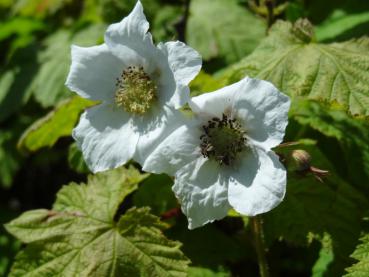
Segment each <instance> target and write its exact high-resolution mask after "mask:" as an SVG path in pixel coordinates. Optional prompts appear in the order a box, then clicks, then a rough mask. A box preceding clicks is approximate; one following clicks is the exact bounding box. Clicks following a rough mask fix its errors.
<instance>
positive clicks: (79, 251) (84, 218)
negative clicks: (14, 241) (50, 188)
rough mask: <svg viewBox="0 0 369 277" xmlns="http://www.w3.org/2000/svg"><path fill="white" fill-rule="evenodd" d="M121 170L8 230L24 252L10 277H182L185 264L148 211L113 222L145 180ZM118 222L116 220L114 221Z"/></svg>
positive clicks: (67, 191) (71, 190) (64, 193)
mask: <svg viewBox="0 0 369 277" xmlns="http://www.w3.org/2000/svg"><path fill="white" fill-rule="evenodd" d="M146 176H147V175H142V174H140V173H139V172H138V171H137V170H136V169H133V168H131V169H124V168H120V169H117V170H115V171H110V172H106V173H100V174H97V175H95V176H91V177H90V178H89V180H88V185H85V184H80V185H78V184H75V183H71V184H69V185H68V186H64V187H63V188H62V189H61V190H60V191H59V193H58V194H57V199H56V202H55V204H54V206H53V209H52V210H33V211H29V212H26V213H24V214H22V215H21V216H20V217H19V218H17V219H15V220H13V221H11V222H10V223H8V224H7V225H6V228H7V230H8V231H9V232H10V233H12V234H13V235H15V236H16V237H17V238H18V239H20V240H21V241H22V242H24V243H28V245H27V247H26V248H25V249H24V250H22V251H21V252H20V253H19V254H18V255H17V257H16V261H15V263H14V265H13V267H12V270H11V273H10V276H23V275H25V274H26V275H29V276H41V277H42V276H71V275H72V276H185V275H186V272H187V264H188V260H187V259H186V258H185V256H184V255H183V254H182V252H181V251H180V250H179V247H180V244H179V243H178V242H174V241H170V240H168V239H167V238H165V237H164V236H163V234H162V232H161V229H162V228H164V227H165V224H163V223H162V222H160V220H159V219H158V218H157V217H156V216H154V215H151V214H150V213H149V209H148V208H131V209H129V210H128V211H127V212H126V213H125V214H124V215H122V216H120V218H119V217H117V216H119V215H117V211H118V208H119V206H120V204H121V202H122V201H123V200H124V198H125V197H126V196H127V195H129V194H130V193H132V192H133V191H134V190H136V188H137V183H139V182H140V181H141V180H143V179H144V178H146ZM117 218H118V220H117Z"/></svg>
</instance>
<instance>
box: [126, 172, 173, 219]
mask: <svg viewBox="0 0 369 277" xmlns="http://www.w3.org/2000/svg"><path fill="white" fill-rule="evenodd" d="M172 185H173V181H172V179H171V178H170V177H168V176H167V175H165V174H160V175H156V174H151V175H150V176H149V177H148V178H147V179H146V180H145V181H143V182H142V184H141V186H140V188H139V189H138V190H137V192H136V193H135V194H134V196H133V204H134V205H135V206H137V207H142V206H149V207H151V209H152V212H153V213H154V214H156V215H161V214H162V213H164V212H167V211H168V210H170V209H172V208H175V207H177V205H178V203H177V199H176V198H175V196H174V193H173V191H172Z"/></svg>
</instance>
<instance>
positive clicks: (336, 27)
mask: <svg viewBox="0 0 369 277" xmlns="http://www.w3.org/2000/svg"><path fill="white" fill-rule="evenodd" d="M367 22H369V12H362V13H355V14H347V13H346V12H345V11H344V10H335V11H334V12H333V14H332V15H331V16H330V17H329V18H327V19H326V20H325V21H324V22H323V23H321V24H320V25H319V26H317V27H316V38H317V40H318V41H323V40H329V39H334V38H335V37H337V36H339V35H342V34H344V33H345V32H347V31H349V30H351V29H353V28H355V27H357V26H359V25H361V24H363V23H367ZM365 30H366V29H365ZM363 31H364V30H363ZM365 33H366V32H363V34H365Z"/></svg>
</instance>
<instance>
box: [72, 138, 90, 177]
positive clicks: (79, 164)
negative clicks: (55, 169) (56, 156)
mask: <svg viewBox="0 0 369 277" xmlns="http://www.w3.org/2000/svg"><path fill="white" fill-rule="evenodd" d="M68 163H69V167H70V168H71V169H73V170H74V171H76V172H78V173H88V172H90V170H89V169H88V166H87V164H86V162H85V160H84V159H83V155H82V152H81V150H80V149H79V148H78V146H77V144H76V143H75V142H74V143H72V144H71V145H70V146H69V149H68Z"/></svg>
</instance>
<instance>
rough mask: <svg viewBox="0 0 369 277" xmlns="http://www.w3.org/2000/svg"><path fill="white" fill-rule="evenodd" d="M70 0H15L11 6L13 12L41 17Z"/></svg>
mask: <svg viewBox="0 0 369 277" xmlns="http://www.w3.org/2000/svg"><path fill="white" fill-rule="evenodd" d="M70 2H72V1H71V0H48V1H44V0H17V1H15V4H14V6H13V12H14V13H16V14H20V15H23V16H33V17H38V18H43V17H45V16H47V15H53V14H55V13H56V12H57V11H59V10H60V9H61V8H63V7H64V6H65V5H66V4H68V3H70Z"/></svg>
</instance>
